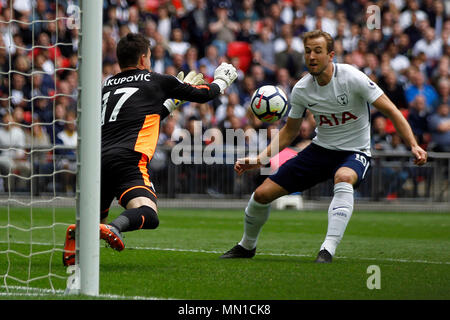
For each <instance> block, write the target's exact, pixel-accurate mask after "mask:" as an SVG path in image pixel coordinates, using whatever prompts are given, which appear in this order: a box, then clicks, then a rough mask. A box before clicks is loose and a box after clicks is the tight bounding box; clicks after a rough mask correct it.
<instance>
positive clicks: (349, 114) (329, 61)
mask: <svg viewBox="0 0 450 320" xmlns="http://www.w3.org/2000/svg"><path fill="white" fill-rule="evenodd" d="M303 42H304V46H305V63H306V66H307V68H308V71H309V74H307V75H306V76H304V77H303V78H302V79H301V80H300V81H298V82H297V84H296V85H295V87H294V89H293V90H292V93H291V101H290V102H291V111H290V113H289V115H288V119H287V122H286V124H285V125H284V127H283V128H282V129H281V130H280V132H279V134H278V137H276V138H275V139H274V140H272V142H271V144H270V145H269V146H268V147H267V148H266V149H265V150H264V151H262V152H261V153H260V154H259V155H258V156H257V157H256V158H251V157H248V158H243V159H238V160H237V161H236V163H235V166H234V169H235V171H236V172H237V173H238V174H239V175H241V174H242V173H244V172H245V171H247V170H250V169H256V168H259V167H260V166H261V164H262V163H267V162H268V161H267V160H268V159H270V158H271V157H273V156H274V155H275V154H276V153H277V152H278V150H283V149H284V148H285V147H287V146H289V145H290V143H291V142H292V141H293V140H294V139H295V138H296V137H297V135H298V132H299V129H300V125H301V122H302V119H303V117H304V116H305V115H306V110H309V111H310V112H311V113H312V114H313V115H314V118H315V121H316V125H317V127H316V137H315V138H314V139H313V141H312V143H311V144H310V145H309V146H308V147H307V148H305V149H304V150H302V151H301V152H299V153H298V154H297V156H295V157H294V158H292V159H290V160H288V161H286V162H285V163H284V164H283V165H282V166H281V167H280V168H279V169H278V171H277V172H276V173H274V174H273V175H271V176H269V177H268V178H267V179H265V180H264V182H263V183H262V184H261V185H260V186H259V187H258V188H257V189H256V190H255V192H254V193H253V194H252V196H251V198H250V200H249V202H248V205H247V207H246V209H245V218H244V234H243V237H242V239H241V241H240V242H239V243H238V244H237V245H235V246H234V247H233V248H232V249H230V250H229V251H227V252H226V253H224V254H223V255H222V256H221V258H252V257H253V256H254V255H255V252H256V244H257V240H258V236H259V233H260V231H261V228H262V227H263V225H264V223H265V222H266V221H267V219H268V218H269V212H270V204H271V202H272V201H274V200H276V199H277V198H279V197H281V196H284V195H287V194H290V193H293V192H297V191H303V190H306V189H308V188H311V187H312V186H314V185H316V184H317V183H319V182H322V181H325V180H328V179H334V196H333V199H332V201H331V203H330V206H329V209H328V229H327V234H326V236H325V240H324V242H323V243H322V245H321V247H320V250H319V253H318V255H317V258H316V260H315V261H316V262H318V263H330V262H331V261H332V257H333V256H334V255H335V252H336V248H337V246H338V244H339V242H340V241H341V239H342V237H343V235H344V232H345V229H346V227H347V224H348V221H349V220H350V217H351V215H352V212H353V202H354V199H353V190H354V188H356V187H357V186H358V185H359V184H360V183H361V181H362V180H363V179H364V177H365V174H366V172H367V169H368V168H369V166H370V155H371V154H370V108H369V104H372V105H373V106H374V107H375V108H376V109H378V110H379V111H381V112H382V113H383V114H384V115H385V116H387V117H388V118H389V119H391V121H392V123H393V124H394V126H395V128H396V131H397V132H398V133H399V134H400V136H401V137H402V139H403V141H404V142H405V143H406V144H407V145H408V146H409V147H410V149H411V153H412V155H413V157H414V163H415V164H416V165H419V166H420V165H423V164H425V163H426V161H427V153H426V151H424V150H423V149H422V148H421V147H420V146H419V145H418V144H417V141H416V139H415V137H414V135H413V133H412V130H411V127H410V126H409V124H408V122H407V120H406V119H405V118H404V117H403V115H402V114H401V112H400V111H399V110H398V109H397V107H396V106H395V105H394V104H393V103H392V102H391V101H390V99H389V98H388V97H387V96H386V95H385V94H384V93H383V91H382V90H381V89H380V88H379V87H378V86H377V85H376V84H375V83H374V82H373V81H371V80H370V79H369V78H368V77H367V76H366V75H365V74H364V73H362V72H361V71H359V70H358V69H356V68H355V67H353V66H351V65H348V64H337V63H333V57H334V51H333V44H334V41H333V38H332V37H331V36H330V35H329V34H328V33H326V32H323V31H321V30H314V31H311V32H307V33H305V35H304V40H303ZM276 139H278V141H276ZM277 143H278V148H277Z"/></svg>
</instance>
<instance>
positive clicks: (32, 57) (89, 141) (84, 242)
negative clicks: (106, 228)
mask: <svg viewBox="0 0 450 320" xmlns="http://www.w3.org/2000/svg"><path fill="white" fill-rule="evenodd" d="M0 2H2V5H4V6H3V7H2V5H0V31H2V32H1V34H0V81H1V82H0V84H1V86H2V87H1V89H2V90H3V91H2V90H0V111H2V113H0V114H1V116H0V156H2V158H1V159H0V160H1V161H0V164H1V166H0V169H1V170H0V297H2V296H6V297H9V296H22V295H23V296H28V295H41V294H42V295H47V294H63V293H65V294H84V295H90V296H98V295H99V260H100V239H99V223H100V154H101V117H100V114H101V82H102V29H103V27H102V24H103V0H51V1H48V2H45V3H46V4H47V5H48V6H47V7H46V8H44V11H45V13H46V14H45V15H44V14H42V12H43V11H42V6H38V5H37V2H36V1H34V0H30V1H29V2H20V4H19V2H15V1H14V0H7V1H0ZM27 3H28V4H29V5H28V6H27V5H26V4H27ZM41 4H42V3H41ZM38 7H39V8H38ZM44 26H45V27H44ZM59 26H62V27H64V29H62V31H63V32H65V31H66V29H71V30H72V31H74V32H73V33H71V36H72V37H73V38H72V39H67V37H64V36H63V37H62V38H60V37H59V33H58V31H59V29H58V28H59ZM22 29H23V30H26V31H27V32H29V34H30V38H27V41H21V40H20V39H21V37H22V35H19V36H18V37H17V39H19V40H17V39H16V38H15V36H16V35H17V34H18V32H19V31H20V30H22ZM43 29H45V32H48V33H46V35H47V36H44V37H43V38H42V39H43V40H41V39H40V38H39V36H40V35H42V34H43V33H44V32H41V30H43ZM73 29H76V30H73ZM75 31H76V32H75ZM69 33H70V32H69ZM24 34H25V33H24ZM76 35H77V36H78V39H77V38H76ZM24 37H25V36H24ZM47 38H48V39H47ZM44 40H47V41H44ZM67 46H73V52H72V53H70V58H72V57H73V55H75V57H76V58H77V59H76V61H77V62H76V61H75V62H73V61H72V60H70V59H69V57H68V54H67V50H66V51H65V53H66V54H67V55H66V56H65V59H66V62H67V63H66V64H64V63H62V62H60V61H58V59H57V57H58V55H57V53H59V54H61V52H59V51H58V50H59V49H60V48H63V47H67ZM51 51H52V52H53V57H52V56H51V55H50V53H49V52H51ZM44 53H45V54H44ZM41 57H42V59H44V60H42V61H45V62H48V64H47V68H44V67H43V65H44V63H43V62H41V63H38V61H40V60H39V59H38V58H41ZM19 58H22V61H28V63H25V64H22V65H19V64H18V63H16V62H14V61H16V60H17V61H19V60H20V59H19ZM5 61H6V62H5ZM24 65H25V67H24ZM63 72H67V73H75V74H77V77H75V76H73V77H71V78H70V81H71V82H70V84H68V83H69V80H66V81H65V83H64V84H66V86H64V85H62V83H63V82H64V79H62V78H57V75H58V74H61V73H63ZM67 73H66V74H67ZM44 76H46V77H47V80H48V81H49V82H50V83H51V85H50V84H48V82H47V85H48V86H47V88H48V89H47V90H44V89H42V88H43V87H44V86H43V85H42V84H43V83H44V82H43V81H42V80H41V81H40V82H37V81H38V79H39V78H40V77H42V78H43V77H44ZM19 77H22V78H24V82H28V83H29V88H28V87H23V88H22V89H17V88H16V87H15V84H14V83H13V81H12V80H13V79H14V78H19ZM68 77H69V76H67V78H68ZM67 78H66V79H67ZM76 78H78V84H77V81H76V80H74V81H72V80H73V79H76ZM57 79H58V80H60V81H57ZM67 88H73V89H74V90H73V91H71V89H70V90H69V89H67ZM41 89H42V90H41ZM64 89H66V90H64ZM77 89H78V90H77ZM74 92H77V93H74ZM61 97H62V98H66V99H69V98H70V99H72V100H71V104H70V108H71V109H70V111H71V113H70V117H69V116H67V117H66V116H61V114H58V115H57V112H56V110H58V108H57V104H58V98H61ZM40 101H44V102H45V103H46V104H47V105H46V107H45V108H47V110H48V111H49V112H50V113H51V114H50V116H49V117H46V118H45V120H43V118H40V114H39V116H38V117H36V118H35V117H34V115H35V112H36V114H37V111H38V110H40V109H38V108H40V104H39V102H40ZM72 102H73V103H72ZM17 106H20V108H18V107H17ZM75 107H76V111H75ZM25 108H26V109H27V111H26V112H27V113H28V115H29V116H30V118H29V119H28V120H23V121H21V120H20V118H19V117H17V118H15V117H13V112H14V110H16V109H21V110H25ZM5 110H6V111H5ZM5 112H6V113H5ZM75 113H76V120H75ZM67 114H69V113H67ZM6 117H8V120H7V121H6V122H5V123H4V121H5V120H3V118H5V119H6ZM16 119H19V120H16ZM75 122H76V126H73V125H74V124H75ZM56 125H58V126H59V128H61V127H64V128H66V125H67V126H68V127H69V125H70V127H72V129H73V127H75V129H73V131H72V133H73V132H75V134H77V136H75V134H73V135H72V136H73V139H72V140H70V144H65V143H60V142H56V136H57V135H56V129H55V127H56ZM10 128H14V129H15V131H14V132H16V133H17V132H18V133H20V135H19V137H20V138H21V139H22V138H23V141H22V140H20V141H19V139H13V138H11V137H13V133H12V129H11V130H10ZM35 128H42V129H43V131H46V132H47V131H48V133H49V137H51V138H48V140H47V142H43V143H41V144H38V143H35V142H34V141H37V140H34V138H35V133H34V132H35V131H34V129H35ZM44 128H46V129H44ZM8 130H9V131H8ZM59 132H62V131H59ZM50 133H51V135H50ZM75 137H76V138H75ZM17 141H19V142H17ZM75 144H76V145H75ZM75 149H76V156H74V152H73V151H74V150H75ZM61 150H63V151H69V150H70V152H71V157H70V159H69V157H68V156H67V154H68V153H64V152H60V151H61ZM17 154H20V157H19V156H17ZM75 158H76V159H75ZM6 160H8V161H6ZM38 161H42V163H43V165H45V168H44V169H42V168H41V167H40V166H38V165H41V163H40V162H39V163H38ZM63 162H64V164H65V166H63V165H62V164H61V163H63ZM69 162H70V166H69V165H67V164H66V163H69ZM19 164H20V165H21V166H22V167H20V170H19V169H17V168H18V165H19ZM22 168H25V169H22ZM75 175H76V179H75V180H76V186H74V187H73V188H72V186H73V184H72V183H73V181H74V179H72V178H73V177H75ZM68 176H70V183H68V182H67V181H66V180H63V179H62V178H66V177H68ZM63 183H65V184H63ZM66 187H70V188H67V189H66ZM63 189H64V190H63ZM73 191H75V192H73ZM74 197H75V198H74ZM75 207H76V208H75ZM75 211H76V216H75V214H74V213H75ZM68 214H70V217H69V216H68ZM74 218H75V221H74ZM74 222H75V223H76V225H77V228H76V245H75V248H76V259H75V262H76V263H75V266H70V267H68V268H67V269H66V268H65V267H63V266H62V261H61V260H62V259H61V258H62V252H63V245H64V235H65V230H66V228H67V226H68V225H69V224H72V223H74ZM66 272H67V273H66ZM64 286H67V287H66V290H65V291H64ZM61 289H63V290H61Z"/></svg>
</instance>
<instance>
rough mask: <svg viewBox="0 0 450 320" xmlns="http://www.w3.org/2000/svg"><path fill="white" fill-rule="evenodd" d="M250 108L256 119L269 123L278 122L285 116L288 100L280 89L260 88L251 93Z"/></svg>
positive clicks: (272, 87)
mask: <svg viewBox="0 0 450 320" xmlns="http://www.w3.org/2000/svg"><path fill="white" fill-rule="evenodd" d="M250 108H251V109H252V111H253V113H254V114H255V115H256V117H257V118H258V119H260V120H261V121H263V122H269V123H271V122H275V121H278V120H280V119H281V118H282V117H283V116H284V115H285V114H286V111H287V109H288V99H287V96H286V94H285V93H284V91H283V90H282V89H281V88H279V87H276V86H271V85H267V86H262V87H259V88H258V89H256V91H255V92H254V93H253V96H252V99H251V100H250Z"/></svg>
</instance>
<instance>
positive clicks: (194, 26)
mask: <svg viewBox="0 0 450 320" xmlns="http://www.w3.org/2000/svg"><path fill="white" fill-rule="evenodd" d="M193 3H194V8H193V9H192V10H191V11H189V12H188V14H187V16H186V24H187V30H188V33H189V39H190V40H191V43H192V44H193V45H194V46H196V47H197V48H198V50H199V53H200V55H199V56H200V57H202V56H203V54H204V52H205V46H206V44H207V43H209V42H210V33H209V31H208V24H209V17H208V8H207V7H206V0H194V1H193Z"/></svg>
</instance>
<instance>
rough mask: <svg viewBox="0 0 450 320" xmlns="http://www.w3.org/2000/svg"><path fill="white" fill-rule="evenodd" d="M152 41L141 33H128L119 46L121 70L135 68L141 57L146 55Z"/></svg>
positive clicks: (117, 51)
mask: <svg viewBox="0 0 450 320" xmlns="http://www.w3.org/2000/svg"><path fill="white" fill-rule="evenodd" d="M149 48H150V41H149V40H148V39H147V38H146V37H144V36H143V35H142V34H140V33H128V34H127V35H126V36H124V37H122V38H121V39H120V41H119V43H118V44H117V48H116V56H117V60H118V62H119V66H120V68H126V67H135V66H136V65H137V64H138V61H139V57H140V56H141V55H143V54H144V55H146V54H147V53H148V49H149Z"/></svg>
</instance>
